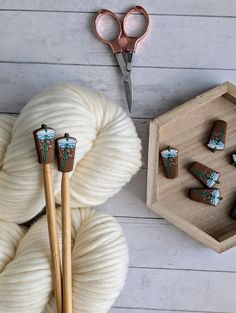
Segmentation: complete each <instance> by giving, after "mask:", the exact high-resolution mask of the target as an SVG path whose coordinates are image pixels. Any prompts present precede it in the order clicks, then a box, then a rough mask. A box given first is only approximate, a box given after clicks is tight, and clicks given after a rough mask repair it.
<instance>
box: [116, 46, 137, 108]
mask: <svg viewBox="0 0 236 313" xmlns="http://www.w3.org/2000/svg"><path fill="white" fill-rule="evenodd" d="M115 58H116V61H117V63H118V65H119V68H120V70H121V73H122V76H123V80H124V90H125V97H126V102H127V105H128V109H129V112H131V109H132V101H133V97H132V83H131V78H130V71H127V64H126V61H125V58H124V56H123V54H122V52H121V53H116V54H115Z"/></svg>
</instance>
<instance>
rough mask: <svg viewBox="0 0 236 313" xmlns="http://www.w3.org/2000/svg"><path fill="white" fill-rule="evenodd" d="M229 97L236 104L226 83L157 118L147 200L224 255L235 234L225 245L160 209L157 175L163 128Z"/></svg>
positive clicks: (232, 88) (234, 93) (234, 89)
mask: <svg viewBox="0 0 236 313" xmlns="http://www.w3.org/2000/svg"><path fill="white" fill-rule="evenodd" d="M221 96H223V97H225V98H227V99H228V100H230V101H231V102H232V103H235V104H236V86H235V85H233V84H232V83H230V82H228V81H226V82H224V83H223V84H220V85H218V86H216V87H215V88H213V89H211V90H209V91H207V92H205V93H203V94H201V95H199V96H197V97H195V98H194V99H192V100H189V101H187V102H185V103H184V104H182V105H180V106H178V107H176V108H174V109H172V110H170V111H169V112H167V113H164V114H163V115H161V116H159V117H157V118H155V119H154V120H153V121H151V122H150V127H149V147H148V170H147V197H146V204H147V207H148V208H150V209H151V210H152V211H154V213H158V214H159V215H160V216H161V217H163V218H165V219H166V220H168V221H169V222H170V223H172V224H174V225H175V226H177V227H178V228H180V229H181V230H183V231H184V232H186V233H188V234H189V235H190V236H191V237H193V238H194V239H196V240H198V241H200V242H201V243H203V244H204V245H206V246H208V247H209V248H211V249H213V250H215V251H216V252H218V253H221V252H223V251H225V250H228V249H229V248H231V247H233V246H235V245H236V235H233V236H231V237H229V238H227V239H225V240H222V241H221V242H219V241H217V240H216V239H215V238H214V237H212V236H211V235H209V234H207V233H206V232H204V231H203V230H201V229H200V228H198V227H197V226H195V225H193V224H192V223H190V222H188V221H187V220H185V219H184V218H182V217H181V216H179V215H178V214H174V213H173V212H171V214H170V212H169V211H168V210H164V209H163V208H161V207H160V205H159V203H158V197H157V175H158V166H159V129H160V127H161V126H162V125H165V124H167V123H169V122H171V121H173V120H174V119H176V118H178V117H179V116H181V115H182V114H185V113H188V112H191V111H193V110H195V109H196V108H200V107H201V106H203V105H205V104H206V103H208V102H210V101H212V100H214V99H216V98H219V97H221Z"/></svg>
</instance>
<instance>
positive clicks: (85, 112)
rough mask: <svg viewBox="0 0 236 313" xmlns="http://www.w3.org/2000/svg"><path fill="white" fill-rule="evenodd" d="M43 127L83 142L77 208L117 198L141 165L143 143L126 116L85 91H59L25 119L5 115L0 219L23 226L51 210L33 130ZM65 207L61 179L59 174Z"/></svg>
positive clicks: (74, 181) (39, 99) (37, 101)
mask: <svg viewBox="0 0 236 313" xmlns="http://www.w3.org/2000/svg"><path fill="white" fill-rule="evenodd" d="M42 123H45V124H48V125H49V126H51V127H53V128H55V129H56V131H57V133H56V135H57V136H62V135H64V132H68V133H70V134H71V135H72V136H74V137H76V138H77V139H78V148H77V154H76V162H75V163H76V166H75V170H74V173H73V175H72V177H71V189H72V190H71V196H72V199H71V204H72V207H83V206H93V205H98V204H101V203H102V202H104V201H105V200H107V199H108V198H109V197H111V196H113V195H114V194H115V193H117V192H118V191H119V190H120V189H121V188H122V187H123V186H124V185H125V184H126V183H127V182H128V181H129V180H130V178H131V177H132V175H133V174H135V173H136V171H137V170H138V168H139V167H140V165H141V161H140V150H141V145H140V140H139V139H138V137H137V134H136V131H135V128H134V125H133V123H132V121H131V119H130V118H128V116H127V115H126V113H125V112H124V111H123V110H122V109H121V108H120V107H119V106H117V105H115V104H114V103H112V102H110V101H109V100H108V99H107V98H106V97H104V96H103V95H101V94H99V93H97V92H95V91H92V90H90V89H86V88H83V87H79V86H72V85H64V86H58V87H54V88H52V89H50V90H48V91H46V92H43V93H42V94H40V95H38V96H36V97H35V98H33V99H32V100H31V101H30V102H29V103H28V104H27V105H26V106H25V107H24V109H23V110H22V112H21V114H20V116H19V117H17V118H14V117H9V116H4V115H2V116H0V163H1V171H0V219H2V220H5V221H10V222H16V223H21V222H24V221H26V220H29V219H30V218H32V217H33V216H34V215H36V214H37V213H38V212H39V211H40V210H41V209H42V208H43V207H44V205H45V203H44V196H43V187H42V177H41V175H42V174H41V173H42V168H41V165H39V164H38V163H37V156H36V152H35V147H34V142H33V137H32V131H33V130H34V129H36V128H38V127H40V125H41V124H42ZM54 176H55V192H56V193H57V202H58V203H59V202H60V196H59V190H60V186H59V182H60V174H59V173H58V172H57V171H55V170H54Z"/></svg>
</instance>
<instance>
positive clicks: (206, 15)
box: [0, 9, 236, 19]
mask: <svg viewBox="0 0 236 313" xmlns="http://www.w3.org/2000/svg"><path fill="white" fill-rule="evenodd" d="M0 12H33V13H65V14H95V13H96V11H78V10H75V11H72V10H46V9H45V10H36V9H0ZM114 13H115V14H125V12H114ZM148 14H149V15H150V16H180V17H197V18H199V17H200V18H201V17H203V18H226V19H227V18H233V19H234V18H236V16H235V15H210V14H178V13H148Z"/></svg>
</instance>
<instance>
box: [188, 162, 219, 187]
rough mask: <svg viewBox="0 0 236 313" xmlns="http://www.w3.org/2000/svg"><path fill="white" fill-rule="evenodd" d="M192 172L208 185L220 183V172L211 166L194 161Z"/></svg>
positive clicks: (190, 169) (191, 167)
mask: <svg viewBox="0 0 236 313" xmlns="http://www.w3.org/2000/svg"><path fill="white" fill-rule="evenodd" d="M189 171H190V173H192V174H193V175H194V176H195V177H196V178H197V179H198V180H200V182H202V183H203V184H204V185H206V186H207V187H209V188H211V187H213V186H214V185H215V184H219V177H220V173H218V172H216V171H214V170H212V169H211V168H209V167H207V166H205V165H203V164H201V163H199V162H194V163H193V164H192V165H191V166H190V168H189Z"/></svg>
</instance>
